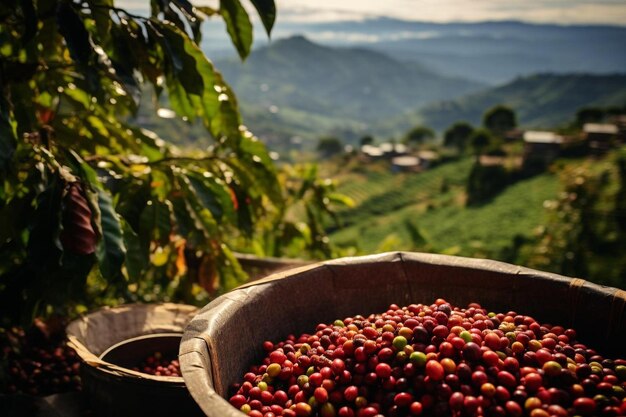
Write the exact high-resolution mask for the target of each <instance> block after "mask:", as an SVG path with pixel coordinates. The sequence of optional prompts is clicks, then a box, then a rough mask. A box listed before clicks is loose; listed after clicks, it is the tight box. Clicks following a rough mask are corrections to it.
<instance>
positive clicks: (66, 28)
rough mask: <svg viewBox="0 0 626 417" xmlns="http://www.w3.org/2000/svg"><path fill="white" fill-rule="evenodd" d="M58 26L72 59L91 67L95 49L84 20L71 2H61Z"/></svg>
mask: <svg viewBox="0 0 626 417" xmlns="http://www.w3.org/2000/svg"><path fill="white" fill-rule="evenodd" d="M57 24H58V27H59V32H60V33H61V35H63V38H65V43H66V44H67V48H68V49H69V51H70V56H71V57H72V59H73V60H74V61H76V62H78V63H80V64H83V65H85V66H87V65H89V63H90V59H91V57H92V56H93V53H94V52H93V49H92V47H91V41H90V39H89V32H87V29H85V25H84V24H83V20H82V19H81V18H80V16H79V15H78V13H76V10H74V8H73V7H72V6H71V3H70V2H61V3H60V4H59V7H58V9H57Z"/></svg>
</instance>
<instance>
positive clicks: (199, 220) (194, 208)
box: [179, 175, 218, 237]
mask: <svg viewBox="0 0 626 417" xmlns="http://www.w3.org/2000/svg"><path fill="white" fill-rule="evenodd" d="M179 179H180V185H181V187H182V189H183V191H184V201H185V205H186V206H187V210H188V212H189V214H190V216H191V218H192V219H193V220H194V222H195V224H196V226H199V228H201V229H202V230H203V231H204V234H205V236H206V237H209V236H217V233H218V224H217V222H216V221H215V217H213V213H211V211H210V210H209V209H208V208H206V207H204V206H203V205H202V202H201V199H200V196H199V195H198V192H197V190H196V189H195V188H194V187H193V186H192V185H191V181H190V180H189V178H188V177H186V176H184V175H181V176H179Z"/></svg>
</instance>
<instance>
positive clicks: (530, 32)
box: [300, 18, 626, 85]
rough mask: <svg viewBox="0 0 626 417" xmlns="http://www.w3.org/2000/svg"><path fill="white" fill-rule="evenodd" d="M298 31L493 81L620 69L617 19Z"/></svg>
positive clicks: (375, 22)
mask: <svg viewBox="0 0 626 417" xmlns="http://www.w3.org/2000/svg"><path fill="white" fill-rule="evenodd" d="M300 30H302V31H303V32H301V33H306V34H307V36H310V37H311V39H313V40H317V39H320V40H321V41H323V42H324V43H327V44H332V45H345V46H358V45H361V46H366V47H367V48H370V49H374V50H377V51H384V53H386V54H388V55H389V56H391V57H393V58H395V59H398V60H404V61H417V62H419V63H420V64H422V65H425V66H428V67H429V68H431V69H433V70H435V71H437V72H438V73H441V74H444V75H449V76H460V77H463V78H468V79H474V80H479V81H482V82H485V83H489V84H492V85H497V84H502V83H504V82H508V81H511V80H512V79H514V78H515V77H519V76H525V75H530V74H534V73H539V72H553V73H561V74H563V73H572V72H584V73H592V74H609V73H613V72H621V71H623V70H624V68H626V42H625V40H626V27H618V26H605V25H558V24H532V23H524V22H517V21H497V22H496V21H494V22H477V23H458V22H457V23H454V22H453V23H433V22H414V21H405V20H397V19H389V18H373V19H367V20H363V21H348V22H329V23H318V24H311V25H308V26H304V27H302V28H301V29H300ZM363 39H366V41H363Z"/></svg>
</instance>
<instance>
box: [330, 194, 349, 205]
mask: <svg viewBox="0 0 626 417" xmlns="http://www.w3.org/2000/svg"><path fill="white" fill-rule="evenodd" d="M326 197H328V199H329V200H330V202H331V203H335V204H340V205H342V206H345V207H354V200H353V199H351V198H350V197H348V196H347V195H344V194H339V193H329V194H328V195H327V196H326Z"/></svg>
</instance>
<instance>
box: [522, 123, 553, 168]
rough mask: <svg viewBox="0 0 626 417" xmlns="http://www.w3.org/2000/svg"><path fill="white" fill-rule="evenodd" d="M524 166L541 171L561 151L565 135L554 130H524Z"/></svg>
mask: <svg viewBox="0 0 626 417" xmlns="http://www.w3.org/2000/svg"><path fill="white" fill-rule="evenodd" d="M523 138H524V156H523V161H522V167H523V169H524V170H526V171H541V170H543V169H545V168H546V167H547V166H548V165H549V164H550V163H551V162H552V161H554V160H555V159H556V158H557V157H558V156H559V154H560V153H561V144H562V143H563V136H560V135H557V134H556V133H554V132H549V131H539V130H529V131H526V132H524V137H523Z"/></svg>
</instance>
